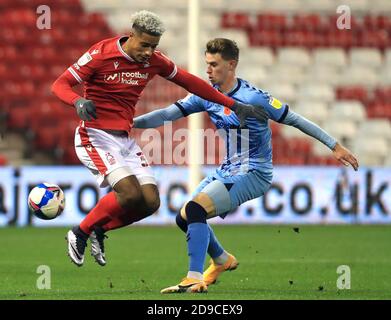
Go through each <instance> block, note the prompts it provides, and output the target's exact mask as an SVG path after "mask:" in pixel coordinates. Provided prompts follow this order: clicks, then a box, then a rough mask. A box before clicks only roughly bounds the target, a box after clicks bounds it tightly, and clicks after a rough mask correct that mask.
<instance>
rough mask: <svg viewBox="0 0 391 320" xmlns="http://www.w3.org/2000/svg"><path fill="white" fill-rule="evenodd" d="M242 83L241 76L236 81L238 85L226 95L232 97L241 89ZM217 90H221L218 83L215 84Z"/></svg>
mask: <svg viewBox="0 0 391 320" xmlns="http://www.w3.org/2000/svg"><path fill="white" fill-rule="evenodd" d="M241 85H242V80H240V79H239V78H237V81H236V86H235V88H233V89H232V90H231V91H230V92H228V93H227V94H226V95H227V96H228V97H232V96H233V95H234V94H235V93H236V92H237V91H238V90H239V89H240V86H241ZM214 87H215V88H216V89H217V90H219V91H220V88H219V87H218V86H217V85H215V86H214ZM220 92H221V91H220Z"/></svg>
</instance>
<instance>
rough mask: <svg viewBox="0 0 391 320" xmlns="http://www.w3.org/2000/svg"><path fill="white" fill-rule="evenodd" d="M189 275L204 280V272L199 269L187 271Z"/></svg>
mask: <svg viewBox="0 0 391 320" xmlns="http://www.w3.org/2000/svg"><path fill="white" fill-rule="evenodd" d="M187 277H188V278H192V279H197V280H204V276H203V275H202V273H200V272H197V271H189V272H188V273H187Z"/></svg>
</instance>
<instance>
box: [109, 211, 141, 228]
mask: <svg viewBox="0 0 391 320" xmlns="http://www.w3.org/2000/svg"><path fill="white" fill-rule="evenodd" d="M145 217H146V215H140V214H137V213H135V214H133V213H130V212H126V213H125V214H122V215H120V216H116V217H114V218H113V219H111V220H110V221H109V222H107V223H106V224H105V225H103V226H102V228H103V230H105V231H110V230H114V229H118V228H121V227H125V226H127V225H129V224H132V223H133V222H136V221H139V220H141V219H144V218H145Z"/></svg>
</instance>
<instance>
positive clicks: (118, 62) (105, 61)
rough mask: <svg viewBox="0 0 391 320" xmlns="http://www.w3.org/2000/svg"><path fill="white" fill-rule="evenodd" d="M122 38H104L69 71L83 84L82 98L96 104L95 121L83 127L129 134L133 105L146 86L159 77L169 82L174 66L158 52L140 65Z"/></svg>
mask: <svg viewBox="0 0 391 320" xmlns="http://www.w3.org/2000/svg"><path fill="white" fill-rule="evenodd" d="M127 38H128V37H127V36H125V37H115V38H110V39H106V40H103V41H100V42H98V43H97V44H95V45H93V46H92V47H91V48H90V49H89V50H88V51H87V52H86V53H85V54H84V55H83V56H82V57H81V58H80V59H79V60H78V61H77V62H76V63H75V64H73V65H72V66H70V67H69V68H68V71H69V72H70V73H71V74H72V75H73V76H74V77H75V79H76V80H77V81H78V82H80V83H83V82H84V96H85V98H86V99H90V100H92V101H93V102H94V103H95V106H96V113H97V118H98V119H96V120H94V119H93V120H92V121H85V124H84V125H85V126H86V127H91V128H98V129H112V130H126V131H130V129H131V127H132V125H133V117H134V113H135V106H136V103H137V101H138V100H139V98H140V95H141V92H142V91H143V90H144V88H145V86H146V85H147V83H148V82H149V81H150V80H152V78H153V77H154V76H155V75H156V74H158V75H160V76H162V77H164V78H166V79H172V78H173V77H174V76H175V75H176V73H177V67H176V65H175V64H174V63H173V62H172V61H171V60H170V59H169V58H167V57H166V56H165V55H163V54H162V53H161V52H160V51H157V50H156V51H155V52H154V53H153V55H152V56H151V58H150V59H149V61H148V62H147V63H139V62H136V61H134V60H133V59H132V58H131V57H130V56H128V55H127V54H126V53H125V52H124V50H123V49H122V47H121V43H123V42H125V41H126V40H127Z"/></svg>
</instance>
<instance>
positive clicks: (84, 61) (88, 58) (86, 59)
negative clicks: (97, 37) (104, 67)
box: [77, 52, 92, 67]
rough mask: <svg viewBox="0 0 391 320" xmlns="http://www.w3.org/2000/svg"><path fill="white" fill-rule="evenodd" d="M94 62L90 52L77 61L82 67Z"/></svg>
mask: <svg viewBox="0 0 391 320" xmlns="http://www.w3.org/2000/svg"><path fill="white" fill-rule="evenodd" d="M91 60H92V57H91V55H90V53H89V52H86V53H85V54H83V55H82V56H81V57H80V59H79V60H77V64H78V65H79V66H80V67H82V66H84V65H86V64H87V63H88V62H90V61H91Z"/></svg>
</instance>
